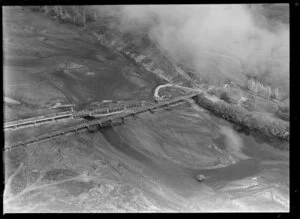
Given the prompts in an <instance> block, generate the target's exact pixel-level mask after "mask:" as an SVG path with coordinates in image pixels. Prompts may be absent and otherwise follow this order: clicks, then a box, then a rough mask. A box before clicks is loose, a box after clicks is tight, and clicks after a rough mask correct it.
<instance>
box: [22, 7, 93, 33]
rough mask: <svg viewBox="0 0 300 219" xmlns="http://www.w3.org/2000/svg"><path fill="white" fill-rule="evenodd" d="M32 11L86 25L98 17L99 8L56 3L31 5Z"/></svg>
mask: <svg viewBox="0 0 300 219" xmlns="http://www.w3.org/2000/svg"><path fill="white" fill-rule="evenodd" d="M25 8H27V6H25ZM29 8H30V9H31V10H32V11H38V12H43V13H45V14H46V15H49V16H52V17H55V18H57V19H59V20H62V21H64V22H68V23H72V24H74V25H78V26H83V27H84V28H85V27H86V25H87V23H89V22H94V21H95V20H96V19H97V16H98V15H97V10H96V9H95V8H94V7H91V6H83V5H81V6H75V5H68V6H65V5H55V6H49V5H45V6H29Z"/></svg>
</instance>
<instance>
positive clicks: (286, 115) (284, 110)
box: [275, 106, 290, 121]
mask: <svg viewBox="0 0 300 219" xmlns="http://www.w3.org/2000/svg"><path fill="white" fill-rule="evenodd" d="M275 116H276V117H277V118H279V119H282V120H284V121H290V108H289V107H288V106H278V110H277V111H276V112H275Z"/></svg>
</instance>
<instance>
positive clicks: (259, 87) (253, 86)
mask: <svg viewBox="0 0 300 219" xmlns="http://www.w3.org/2000/svg"><path fill="white" fill-rule="evenodd" d="M247 88H248V89H249V90H251V91H252V92H254V93H255V94H256V95H260V96H263V97H265V98H267V99H271V98H272V99H276V100H279V99H280V94H279V90H278V88H275V89H272V88H271V86H268V85H263V84H262V83H260V82H258V81H256V80H253V79H250V80H247Z"/></svg>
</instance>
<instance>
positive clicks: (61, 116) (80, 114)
mask: <svg viewBox="0 0 300 219" xmlns="http://www.w3.org/2000/svg"><path fill="white" fill-rule="evenodd" d="M146 104H147V103H145V102H144V101H141V102H133V103H129V104H128V103H123V104H116V105H115V106H109V107H105V108H100V109H94V110H82V111H77V112H74V111H65V112H61V113H56V114H50V115H44V116H38V117H32V118H28V119H22V120H16V121H12V122H6V123H5V124H4V129H18V128H26V127H31V126H38V125H43V124H47V123H53V122H58V121H65V120H70V119H81V118H84V117H87V116H91V117H101V116H109V115H113V114H117V113H121V112H123V111H129V110H130V109H132V108H136V107H140V106H145V105H146Z"/></svg>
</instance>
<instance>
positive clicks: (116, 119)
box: [4, 91, 200, 150]
mask: <svg viewBox="0 0 300 219" xmlns="http://www.w3.org/2000/svg"><path fill="white" fill-rule="evenodd" d="M199 93H200V92H195V91H194V92H191V93H189V94H187V95H184V96H180V97H175V98H172V99H168V100H163V101H161V102H158V103H152V104H141V106H139V107H135V108H133V109H131V110H123V111H119V112H120V113H118V114H115V115H112V116H106V117H102V118H100V119H99V118H96V119H94V120H92V121H85V122H83V123H81V124H78V125H75V126H72V127H69V128H66V129H62V130H58V131H55V132H51V133H47V134H43V135H40V136H38V137H34V138H30V139H27V140H24V141H19V142H16V143H13V144H11V145H9V146H8V147H7V148H5V149H4V150H11V149H13V148H17V147H21V146H25V145H27V144H31V143H37V142H41V141H45V140H49V139H52V138H54V137H57V136H62V135H66V134H69V133H76V132H78V131H80V130H89V129H90V128H91V127H93V126H97V127H100V128H102V127H106V126H111V125H115V124H120V123H124V122H125V118H126V117H130V116H134V115H136V114H140V113H144V112H147V111H150V112H153V110H155V109H159V108H164V107H168V106H170V105H176V104H179V103H181V102H183V101H184V100H186V99H189V98H192V97H195V96H197V95H198V94H199ZM101 112H103V111H101ZM62 115H65V114H64V113H62ZM66 115H68V114H66Z"/></svg>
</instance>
